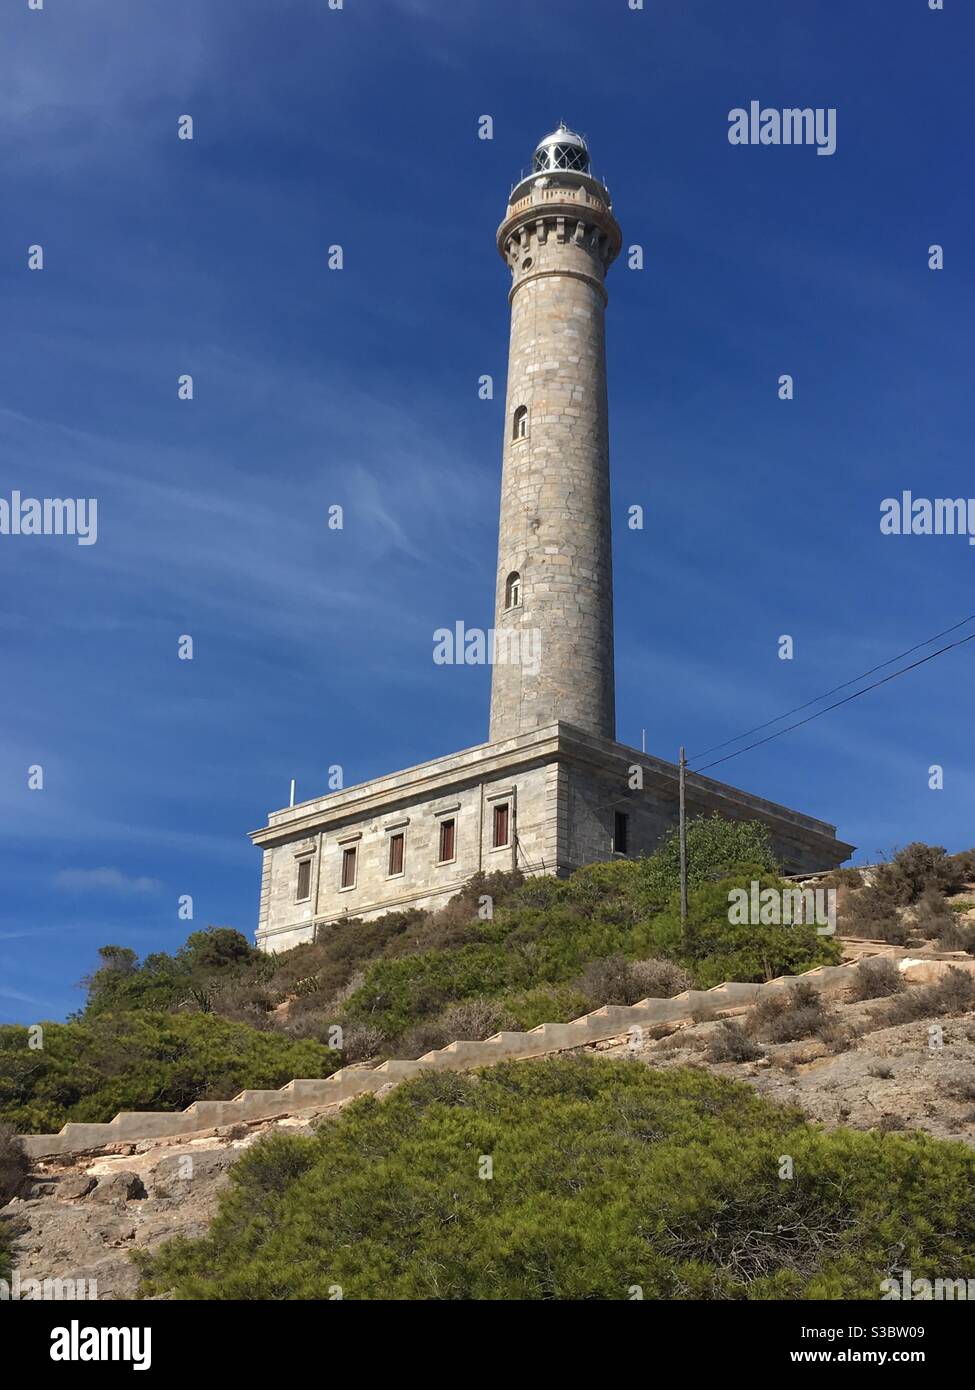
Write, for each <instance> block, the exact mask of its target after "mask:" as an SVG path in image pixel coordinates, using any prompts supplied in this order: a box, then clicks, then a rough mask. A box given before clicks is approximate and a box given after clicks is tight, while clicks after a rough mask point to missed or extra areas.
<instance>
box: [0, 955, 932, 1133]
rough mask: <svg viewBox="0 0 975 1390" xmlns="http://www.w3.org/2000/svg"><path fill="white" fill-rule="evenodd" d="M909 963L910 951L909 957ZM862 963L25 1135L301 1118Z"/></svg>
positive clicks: (821, 980)
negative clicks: (408, 1083) (395, 1086)
mask: <svg viewBox="0 0 975 1390" xmlns="http://www.w3.org/2000/svg"><path fill="white" fill-rule="evenodd" d="M903 954H904V955H905V956H907V955H909V954H910V953H909V952H906V951H905V952H904V953H903ZM856 964H857V962H853V961H851V962H847V963H845V964H843V965H820V966H816V967H814V969H812V970H808V971H806V972H805V973H804V974H803V975H779V976H777V977H776V978H775V979H774V980H768V981H767V982H766V983H764V984H753V983H744V982H739V981H734V980H726V981H724V982H723V983H721V984H719V985H713V986H712V987H711V988H710V989H707V990H685V991H683V992H682V993H681V994H677V995H674V996H673V997H672V998H670V999H642V1000H640V1001H639V1003H636V1004H603V1005H602V1006H601V1007H600V1008H598V1009H593V1010H592V1011H591V1012H590V1013H587V1014H583V1015H582V1017H581V1018H577V1019H573V1020H572V1022H571V1023H540V1024H538V1025H537V1026H536V1027H535V1028H531V1029H529V1030H527V1031H524V1032H520V1031H518V1032H502V1033H495V1034H494V1035H493V1037H490V1038H485V1039H483V1040H482V1041H480V1042H473V1041H471V1042H468V1041H461V1040H457V1041H455V1042H451V1043H447V1045H446V1046H445V1047H442V1048H439V1049H437V1050H436V1051H433V1052H427V1053H425V1054H424V1056H422V1057H419V1058H417V1059H416V1060H410V1061H400V1060H397V1059H389V1060H388V1061H386V1062H382V1063H380V1065H379V1066H377V1067H372V1068H365V1067H341V1068H340V1069H339V1070H338V1071H336V1072H333V1073H332V1075H331V1076H328V1077H319V1078H316V1077H311V1078H307V1079H295V1080H293V1081H289V1082H287V1084H286V1085H284V1086H282V1087H280V1088H278V1089H276V1090H270V1091H255V1090H246V1091H241V1092H240V1093H239V1094H238V1095H236V1096H234V1097H233V1098H232V1099H231V1100H198V1101H194V1102H193V1104H192V1105H189V1106H187V1108H186V1109H185V1110H155V1111H153V1110H123V1111H120V1113H119V1114H118V1115H116V1116H115V1117H114V1119H112V1120H109V1121H108V1122H99V1123H92V1124H85V1123H81V1122H78V1121H69V1122H68V1124H66V1125H64V1126H63V1127H62V1129H61V1130H60V1131H59V1132H58V1133H57V1134H25V1135H21V1136H20V1138H21V1143H22V1144H23V1146H24V1149H25V1150H26V1152H27V1154H28V1156H29V1157H31V1158H46V1157H49V1156H53V1155H57V1154H65V1153H77V1152H82V1151H87V1150H88V1149H96V1148H102V1147H104V1145H106V1144H112V1143H117V1142H119V1141H123V1142H124V1141H128V1140H139V1139H157V1138H168V1137H176V1136H180V1137H182V1136H188V1135H191V1134H194V1133H198V1132H200V1131H201V1130H205V1129H214V1128H216V1127H217V1126H221V1127H222V1126H223V1125H231V1124H235V1123H246V1122H254V1121H258V1120H266V1119H270V1118H276V1117H279V1116H281V1115H291V1114H296V1113H300V1112H301V1111H302V1110H308V1109H316V1108H318V1107H320V1106H323V1105H331V1104H335V1103H337V1102H339V1101H344V1100H349V1099H351V1098H352V1097H354V1096H357V1095H365V1094H366V1093H367V1092H370V1091H377V1090H379V1088H380V1087H381V1086H385V1085H387V1084H388V1083H389V1082H391V1081H402V1080H406V1079H408V1078H410V1077H413V1076H418V1075H420V1073H421V1072H427V1071H446V1070H458V1071H459V1070H466V1069H468V1068H471V1067H478V1066H491V1065H492V1064H493V1063H495V1062H501V1061H505V1060H509V1059H511V1060H527V1059H528V1058H531V1057H544V1056H547V1055H549V1054H551V1053H555V1052H567V1051H570V1050H571V1049H572V1048H576V1047H584V1046H585V1045H586V1044H587V1043H594V1042H606V1041H608V1040H609V1039H610V1038H615V1037H618V1036H619V1035H620V1034H621V1033H624V1032H626V1031H627V1029H628V1028H629V1027H634V1026H636V1027H639V1026H641V1025H642V1026H652V1025H654V1024H657V1023H678V1022H682V1021H684V1020H686V1019H690V1018H691V1017H693V1015H694V1014H695V1013H697V1012H700V1011H707V1010H709V1009H714V1010H715V1012H725V1011H729V1010H735V1009H741V1008H744V1007H747V1005H748V1004H750V1003H752V1002H753V1001H754V1000H755V998H756V997H757V996H758V994H759V993H761V992H762V991H764V990H775V989H784V988H787V987H788V986H789V985H792V984H795V982H796V981H797V980H800V979H802V980H808V981H810V982H811V983H814V984H819V985H823V986H826V985H830V984H831V983H834V982H838V981H839V980H840V979H841V978H842V977H843V976H844V975H847V974H849V972H850V971H851V970H853V969H855V968H856ZM289 1102H290V1103H289Z"/></svg>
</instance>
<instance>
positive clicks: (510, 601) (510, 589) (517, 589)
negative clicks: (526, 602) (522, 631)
mask: <svg viewBox="0 0 975 1390" xmlns="http://www.w3.org/2000/svg"><path fill="white" fill-rule="evenodd" d="M504 606H505V609H506V610H507V609H509V608H520V607H521V575H520V574H519V573H518V571H517V570H512V571H511V573H510V574H509V575H508V578H507V579H506V580H505V584H504Z"/></svg>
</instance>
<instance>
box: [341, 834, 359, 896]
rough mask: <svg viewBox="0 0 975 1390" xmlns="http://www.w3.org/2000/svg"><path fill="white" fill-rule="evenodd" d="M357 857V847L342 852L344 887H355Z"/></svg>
mask: <svg viewBox="0 0 975 1390" xmlns="http://www.w3.org/2000/svg"><path fill="white" fill-rule="evenodd" d="M355 856H356V846H355V845H350V846H349V847H348V849H344V850H343V851H342V887H343V888H354V887H355Z"/></svg>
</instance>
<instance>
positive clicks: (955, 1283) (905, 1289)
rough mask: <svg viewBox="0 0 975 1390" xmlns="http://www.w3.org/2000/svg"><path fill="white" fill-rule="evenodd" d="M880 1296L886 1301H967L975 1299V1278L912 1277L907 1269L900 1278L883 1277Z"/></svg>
mask: <svg viewBox="0 0 975 1390" xmlns="http://www.w3.org/2000/svg"><path fill="white" fill-rule="evenodd" d="M880 1297H881V1301H884V1302H886V1301H890V1300H893V1301H894V1302H899V1301H904V1302H910V1301H911V1299H913V1300H915V1301H916V1302H921V1303H931V1302H935V1303H951V1302H954V1301H956V1300H957V1301H958V1302H967V1301H968V1300H969V1299H975V1279H912V1278H911V1271H910V1270H909V1269H905V1270H902V1271H901V1277H900V1278H899V1279H881V1281H880Z"/></svg>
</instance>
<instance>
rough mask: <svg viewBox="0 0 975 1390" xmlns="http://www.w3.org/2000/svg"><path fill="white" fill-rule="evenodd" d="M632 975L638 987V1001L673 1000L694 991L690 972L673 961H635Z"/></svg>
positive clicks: (632, 966) (631, 970) (632, 963)
mask: <svg viewBox="0 0 975 1390" xmlns="http://www.w3.org/2000/svg"><path fill="white" fill-rule="evenodd" d="M630 974H631V975H632V977H633V980H634V983H635V985H636V996H637V999H638V1000H640V999H673V997H674V995H675V994H683V993H684V991H685V990H688V989H693V987H694V981H693V979H692V978H691V976H690V975H689V974H688V972H687V971H686V970H684V969H682V967H681V966H679V965H676V964H675V963H674V962H673V961H672V960H635V961H632V962H631V964H630Z"/></svg>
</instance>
